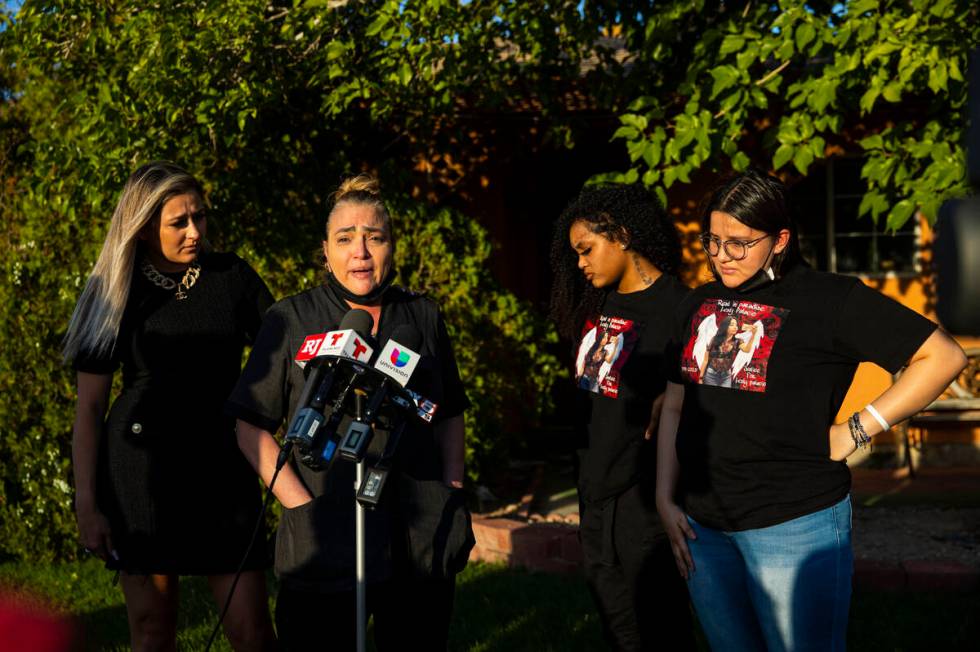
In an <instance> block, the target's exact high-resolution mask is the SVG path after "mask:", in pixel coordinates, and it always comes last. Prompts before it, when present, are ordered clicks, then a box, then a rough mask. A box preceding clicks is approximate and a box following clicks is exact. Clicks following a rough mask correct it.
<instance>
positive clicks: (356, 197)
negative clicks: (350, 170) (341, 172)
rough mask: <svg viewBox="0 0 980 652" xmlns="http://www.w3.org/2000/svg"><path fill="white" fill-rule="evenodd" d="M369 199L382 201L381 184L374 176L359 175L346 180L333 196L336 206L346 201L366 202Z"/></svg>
mask: <svg viewBox="0 0 980 652" xmlns="http://www.w3.org/2000/svg"><path fill="white" fill-rule="evenodd" d="M368 198H370V199H376V200H380V199H381V184H379V183H378V178H377V177H375V176H374V175H372V174H358V175H357V176H354V177H348V178H346V179H344V180H343V181H342V182H341V184H340V187H339V188H337V192H335V193H334V194H333V201H334V203H335V204H339V203H340V202H342V201H345V200H353V201H364V200H365V199H368Z"/></svg>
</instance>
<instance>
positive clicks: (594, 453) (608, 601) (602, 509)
mask: <svg viewBox="0 0 980 652" xmlns="http://www.w3.org/2000/svg"><path fill="white" fill-rule="evenodd" d="M679 264H680V245H679V243H678V240H677V233H676V231H675V229H674V225H673V224H672V222H671V221H670V219H669V218H668V216H667V214H666V212H665V211H664V208H663V206H661V205H660V202H659V201H657V199H656V198H655V197H654V196H653V195H652V194H651V193H650V192H648V191H646V190H644V189H643V188H641V187H639V186H625V185H620V186H615V185H611V186H587V187H586V188H584V189H583V190H582V192H581V193H580V194H579V196H578V197H577V198H576V199H574V200H573V201H572V203H571V204H569V206H568V207H567V208H566V209H565V211H564V212H563V213H562V215H561V217H560V218H559V220H558V224H557V226H556V229H555V235H554V240H553V241H552V247H551V265H552V269H553V271H554V288H553V291H552V300H551V315H552V318H553V319H554V320H555V321H556V322H557V324H558V328H559V331H560V332H561V334H562V335H563V337H565V338H567V339H569V340H572V341H575V342H577V349H576V352H575V354H574V359H575V363H574V375H575V381H576V385H577V387H578V389H579V391H578V392H577V399H576V407H577V412H578V414H577V418H576V423H577V424H582V426H583V427H584V429H585V432H584V433H580V434H582V435H583V437H582V439H583V440H584V442H583V447H582V449H581V450H580V451H579V475H578V491H579V505H580V538H581V541H582V551H583V553H584V556H585V575H586V580H587V581H588V583H589V588H590V589H591V591H592V596H593V598H594V599H595V602H596V606H597V607H598V609H599V614H600V616H601V619H602V625H603V633H604V636H605V638H606V640H607V642H608V643H609V646H610V647H611V648H612V649H615V650H653V649H664V650H686V649H693V646H694V639H693V630H692V625H691V617H690V608H689V605H688V598H687V591H686V589H685V587H684V583H683V581H682V580H681V578H680V576H679V575H678V573H677V571H676V569H675V568H674V567H673V561H672V557H671V553H670V544H669V541H668V539H667V536H666V534H665V532H664V528H663V526H662V525H661V524H660V519H659V518H658V516H657V510H656V507H655V503H654V493H655V492H654V489H655V484H654V479H655V478H654V476H655V469H656V458H655V454H656V442H655V441H653V440H651V434H652V433H653V432H654V431H655V428H656V426H657V420H658V415H659V410H660V402H661V400H662V394H663V391H664V387H665V385H666V379H665V377H664V374H663V370H662V359H663V353H664V346H665V344H666V342H667V336H668V334H669V325H670V323H671V315H672V314H673V312H674V310H675V309H676V307H677V306H678V304H680V302H681V300H682V299H683V298H684V295H685V294H686V293H687V288H686V287H685V286H684V285H683V284H682V283H681V282H680V281H679V280H678V279H677V277H676V276H675V274H676V272H677V268H678V265H679Z"/></svg>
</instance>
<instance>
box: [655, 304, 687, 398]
mask: <svg viewBox="0 0 980 652" xmlns="http://www.w3.org/2000/svg"><path fill="white" fill-rule="evenodd" d="M693 304H694V293H693V292H687V293H686V297H685V298H684V300H683V301H681V302H680V303H679V304H678V305H677V306H676V307H675V308H674V313H673V315H671V318H670V333H669V334H668V336H667V345H666V346H665V347H664V358H663V370H662V371H663V375H664V377H665V378H666V379H667V380H669V381H670V382H672V383H674V384H676V385H680V384H682V383H683V382H684V379H683V377H682V376H681V355H682V354H683V353H684V345H685V344H686V337H685V336H686V335H687V331H688V328H689V323H690V320H691V312H692V306H693Z"/></svg>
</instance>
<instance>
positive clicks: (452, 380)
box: [435, 314, 470, 421]
mask: <svg viewBox="0 0 980 652" xmlns="http://www.w3.org/2000/svg"><path fill="white" fill-rule="evenodd" d="M436 328H437V337H436V348H435V357H436V360H437V362H438V365H439V371H440V375H441V376H442V387H443V396H442V404H441V405H440V406H439V410H438V412H436V420H437V421H438V420H442V419H450V418H452V417H455V416H458V415H460V414H462V413H463V412H464V411H465V410H466V408H468V407H470V400H469V398H467V396H466V390H464V389H463V381H462V380H460V377H459V368H458V367H457V366H456V356H455V354H454V353H453V345H452V342H451V341H450V340H449V332H448V331H447V330H446V324H445V322H444V321H443V320H442V315H441V314H440V315H438V318H437V326H436Z"/></svg>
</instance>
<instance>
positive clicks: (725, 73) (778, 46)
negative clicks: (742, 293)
mask: <svg viewBox="0 0 980 652" xmlns="http://www.w3.org/2000/svg"><path fill="white" fill-rule="evenodd" d="M638 11H639V12H640V13H637V14H631V13H627V11H626V10H624V11H623V14H622V15H623V17H624V21H623V30H624V35H625V38H626V39H627V48H628V49H629V50H630V51H635V52H637V53H639V54H638V55H637V59H638V60H637V62H636V64H635V65H636V66H642V65H647V66H651V67H652V68H654V69H655V70H659V71H660V75H661V78H660V82H659V83H658V84H657V85H655V86H654V87H653V88H656V89H657V90H658V91H660V92H658V93H646V94H643V95H640V96H638V97H636V98H635V99H634V100H633V101H632V103H631V104H630V105H629V107H628V110H627V111H626V112H624V113H623V114H622V115H621V116H620V122H621V126H620V127H619V129H618V130H617V131H616V133H615V134H614V138H616V139H621V140H622V141H623V142H624V144H625V145H626V148H627V151H628V153H629V158H630V161H631V166H630V168H629V170H628V171H627V172H625V173H616V174H612V175H606V178H609V177H612V178H616V179H625V180H627V181H636V180H642V182H643V183H645V184H646V185H648V186H654V187H655V188H657V190H658V192H659V193H660V195H661V197H662V198H665V197H666V194H665V192H664V191H665V189H667V188H670V187H671V186H672V185H673V184H674V183H677V182H680V183H689V182H690V179H691V174H692V173H694V172H695V171H696V170H699V169H702V168H705V169H712V170H717V169H724V168H728V167H730V168H732V169H735V170H742V169H744V168H746V167H747V166H748V165H749V164H750V163H751V162H753V161H752V158H750V156H749V154H750V153H751V154H753V155H754V157H755V161H754V162H755V163H756V164H759V165H762V166H765V167H771V168H773V169H775V170H783V169H785V170H786V171H787V172H788V173H789V174H799V175H805V174H806V173H807V171H808V170H809V169H810V166H811V165H812V164H813V163H814V162H815V161H817V160H819V159H822V158H825V157H826V156H828V155H830V154H832V153H834V152H843V151H849V152H850V153H855V149H856V148H855V147H854V146H853V145H852V143H858V145H859V148H860V149H857V152H858V153H862V154H863V155H864V157H865V159H866V163H865V165H864V167H863V169H862V172H861V176H862V178H863V179H864V180H865V182H866V186H867V190H866V192H865V195H864V198H863V201H862V202H861V206H860V212H861V214H862V215H866V214H870V215H871V217H872V218H874V219H875V221H877V220H878V219H879V217H881V216H886V223H885V225H886V227H887V228H889V229H898V228H900V227H901V226H902V225H903V224H904V223H905V222H906V221H907V220H908V219H909V218H910V217H911V216H912V215H913V213H914V212H915V210H916V209H918V210H921V211H922V212H923V213H924V214H925V215H926V216H927V217H928V218H930V219H935V218H936V215H937V211H938V208H939V205H940V203H941V202H942V201H943V200H944V199H945V198H947V197H949V196H951V195H955V194H959V193H962V192H964V191H965V189H966V175H965V154H964V143H963V140H964V138H963V136H964V133H965V124H966V113H965V112H966V83H965V82H964V77H963V71H964V70H965V68H966V59H967V54H968V52H969V49H970V48H972V47H976V44H977V43H978V42H980V10H978V5H977V4H976V3H975V2H973V1H972V0H908V1H901V2H899V1H891V0H848V1H845V2H840V3H830V2H803V1H802V0H781V1H779V2H745V3H728V2H725V3H714V2H710V1H709V0H694V2H690V1H685V2H680V1H678V2H668V3H659V2H658V3H655V4H654V5H653V7H652V9H651V8H649V7H648V8H647V9H646V11H645V12H644V11H642V10H639V9H638ZM633 16H635V20H633V19H632V18H631V17H633Z"/></svg>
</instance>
